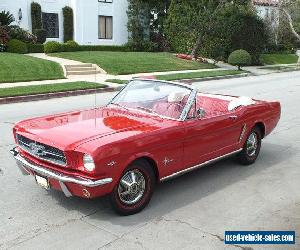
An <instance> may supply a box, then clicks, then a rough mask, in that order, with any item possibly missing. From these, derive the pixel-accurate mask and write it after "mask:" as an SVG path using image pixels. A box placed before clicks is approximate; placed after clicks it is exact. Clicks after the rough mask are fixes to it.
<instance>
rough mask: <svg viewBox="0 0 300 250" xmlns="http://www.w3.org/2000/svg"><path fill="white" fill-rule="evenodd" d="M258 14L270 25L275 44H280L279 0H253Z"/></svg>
mask: <svg viewBox="0 0 300 250" xmlns="http://www.w3.org/2000/svg"><path fill="white" fill-rule="evenodd" d="M252 3H253V5H254V7H255V9H256V11H257V14H258V15H259V16H260V17H261V18H262V19H263V20H264V22H265V23H266V24H267V25H268V27H269V30H270V32H271V36H272V38H273V41H274V43H275V44H278V27H279V21H280V20H279V18H280V13H279V8H278V0H253V1H252Z"/></svg>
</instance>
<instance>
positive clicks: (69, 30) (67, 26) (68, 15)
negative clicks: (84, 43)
mask: <svg viewBox="0 0 300 250" xmlns="http://www.w3.org/2000/svg"><path fill="white" fill-rule="evenodd" d="M63 16H64V42H66V41H69V40H72V39H73V34H74V21H73V19H74V17H73V10H72V8H71V7H68V6H66V7H64V8H63Z"/></svg>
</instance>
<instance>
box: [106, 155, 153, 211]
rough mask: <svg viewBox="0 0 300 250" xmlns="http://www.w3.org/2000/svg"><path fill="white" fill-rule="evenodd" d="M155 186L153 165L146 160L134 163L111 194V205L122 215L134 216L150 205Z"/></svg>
mask: <svg viewBox="0 0 300 250" xmlns="http://www.w3.org/2000/svg"><path fill="white" fill-rule="evenodd" d="M154 186H155V176H154V173H153V169H152V167H151V165H150V164H149V163H148V162H147V161H144V160H138V161H135V162H134V163H132V164H131V165H130V166H129V167H128V168H127V169H126V170H125V171H124V172H123V174H122V176H121V178H120V180H119V182H118V183H117V185H116V186H115V188H114V190H113V192H112V193H111V197H110V200H111V204H112V207H113V208H114V210H115V211H116V212H117V213H118V214H121V215H132V214H136V213H138V212H140V211H141V210H143V209H144V208H145V207H146V206H147V204H148V203H149V201H150V199H151V196H152V193H153V189H154Z"/></svg>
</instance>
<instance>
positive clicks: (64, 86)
mask: <svg viewBox="0 0 300 250" xmlns="http://www.w3.org/2000/svg"><path fill="white" fill-rule="evenodd" d="M104 87H105V85H102V84H98V83H90V82H68V83H55V84H43V85H31V86H22V87H13V88H0V97H9V96H24V95H34V94H45V93H55V92H65V91H71V90H83V89H95V88H104Z"/></svg>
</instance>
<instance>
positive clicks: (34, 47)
mask: <svg viewBox="0 0 300 250" xmlns="http://www.w3.org/2000/svg"><path fill="white" fill-rule="evenodd" d="M27 49H28V53H44V44H32V43H28V44H27Z"/></svg>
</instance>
